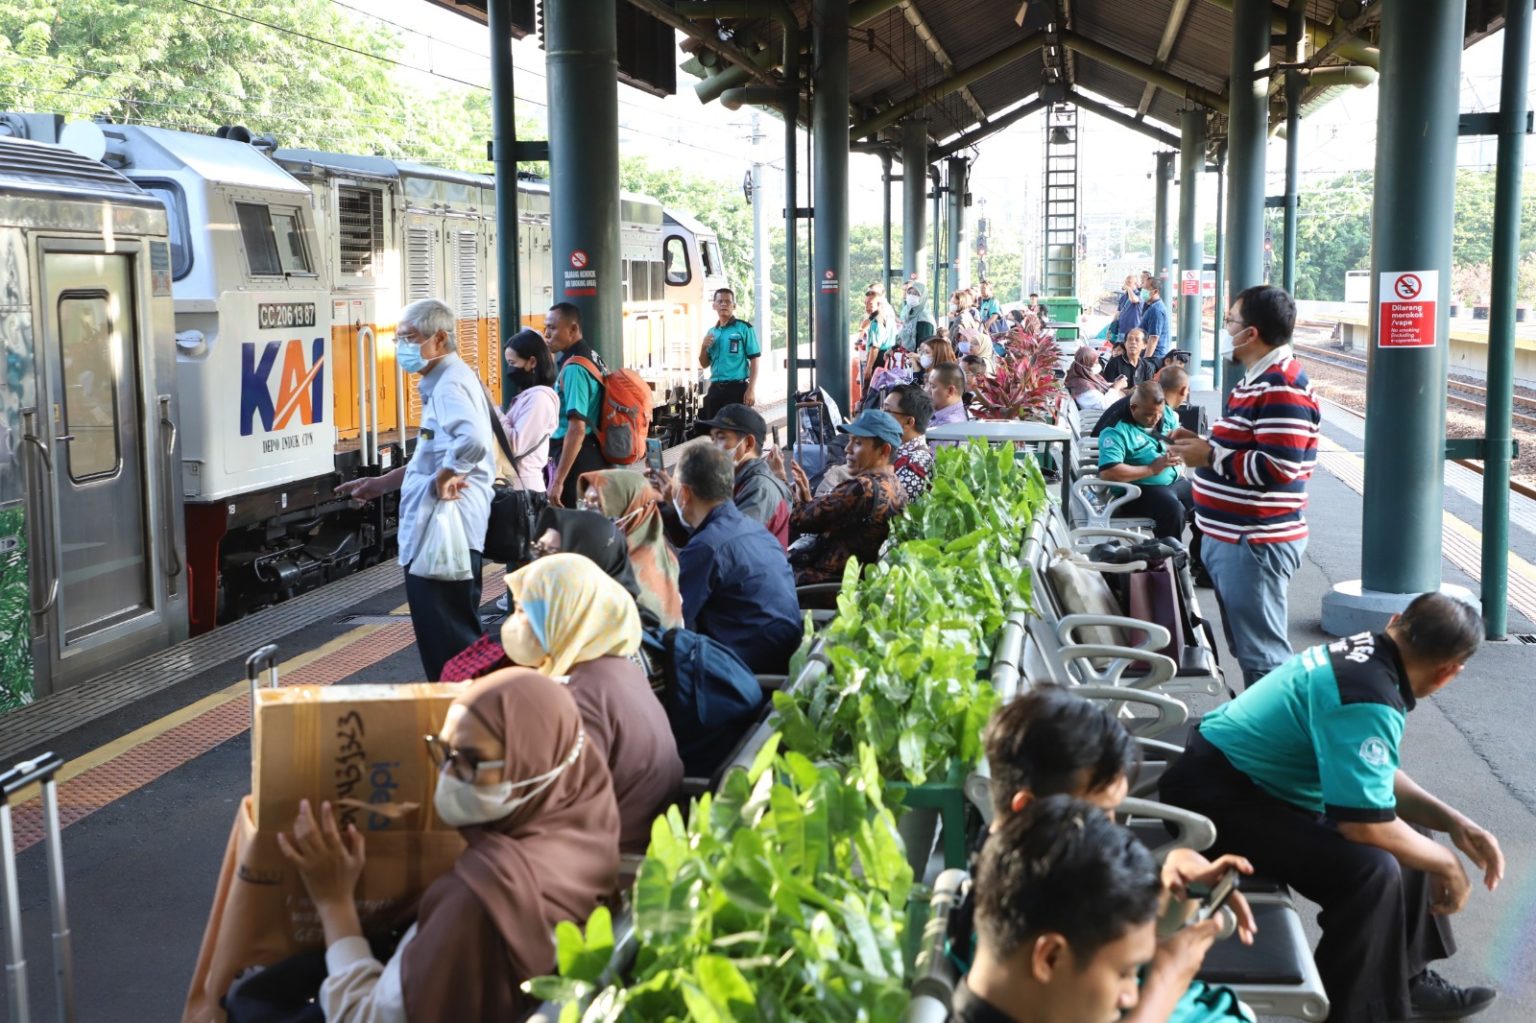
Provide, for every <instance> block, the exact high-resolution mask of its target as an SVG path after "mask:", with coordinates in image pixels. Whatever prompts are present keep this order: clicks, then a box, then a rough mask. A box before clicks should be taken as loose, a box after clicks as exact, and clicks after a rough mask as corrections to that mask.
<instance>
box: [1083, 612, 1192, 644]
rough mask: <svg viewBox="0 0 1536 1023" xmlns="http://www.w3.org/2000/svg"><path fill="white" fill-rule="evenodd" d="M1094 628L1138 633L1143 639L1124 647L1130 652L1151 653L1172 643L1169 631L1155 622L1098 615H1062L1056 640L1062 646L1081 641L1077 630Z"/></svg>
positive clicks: (1123, 616) (1122, 616)
mask: <svg viewBox="0 0 1536 1023" xmlns="http://www.w3.org/2000/svg"><path fill="white" fill-rule="evenodd" d="M1094 626H1107V627H1109V628H1111V629H1123V630H1125V631H1127V632H1139V633H1141V634H1142V636H1143V637H1144V638H1143V639H1142V641H1141V642H1140V643H1130V644H1126V645H1125V646H1126V647H1127V648H1129V649H1132V650H1142V651H1147V652H1149V653H1150V652H1151V651H1154V650H1161V649H1162V648H1163V647H1165V646H1167V645H1168V644H1169V643H1172V642H1173V636H1172V634H1171V633H1169V631H1168V630H1167V629H1165V628H1163V627H1162V626H1161V625H1159V624H1157V623H1156V622H1148V621H1143V620H1142V619H1140V618H1130V617H1127V616H1125V615H1098V614H1082V613H1080V614H1070V615H1062V616H1061V617H1060V618H1058V619H1057V620H1056V638H1057V639H1058V640H1060V641H1061V643H1062V644H1063V645H1066V644H1068V643H1077V642H1080V641H1081V637H1080V636H1078V634H1077V630H1078V629H1085V628H1091V627H1094Z"/></svg>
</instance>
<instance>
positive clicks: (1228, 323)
mask: <svg viewBox="0 0 1536 1023" xmlns="http://www.w3.org/2000/svg"><path fill="white" fill-rule="evenodd" d="M1221 323H1222V326H1224V327H1241V328H1243V329H1244V330H1247V329H1248V325H1247V324H1246V323H1244V322H1243V321H1242V320H1239V319H1238V318H1237V317H1236V316H1233V315H1232V314H1231V313H1228V314H1227V315H1226V316H1224V317H1223V318H1222V321H1221Z"/></svg>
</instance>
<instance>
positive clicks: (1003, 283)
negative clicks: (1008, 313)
mask: <svg viewBox="0 0 1536 1023" xmlns="http://www.w3.org/2000/svg"><path fill="white" fill-rule="evenodd" d="M1023 272H1024V256H1023V254H1022V253H1019V252H1011V251H1010V252H988V253H987V280H989V281H991V282H992V295H993V297H994V298H996V299H997V301H998V303H999V304H1000V305H1008V304H1009V303H1010V302H1022V301H1023V300H1024V299H1025V298H1027V297H1028V296H1027V295H1025V294H1024V281H1023V277H1022V274H1023Z"/></svg>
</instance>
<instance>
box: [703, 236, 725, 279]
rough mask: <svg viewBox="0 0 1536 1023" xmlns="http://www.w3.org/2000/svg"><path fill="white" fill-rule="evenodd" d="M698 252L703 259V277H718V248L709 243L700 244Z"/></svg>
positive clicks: (719, 271) (719, 270) (714, 244)
mask: <svg viewBox="0 0 1536 1023" xmlns="http://www.w3.org/2000/svg"><path fill="white" fill-rule="evenodd" d="M699 251H700V253H701V254H702V256H703V258H704V276H705V277H719V276H720V274H721V269H720V246H719V245H717V244H716V243H714V242H711V241H706V242H701V243H700V244H699Z"/></svg>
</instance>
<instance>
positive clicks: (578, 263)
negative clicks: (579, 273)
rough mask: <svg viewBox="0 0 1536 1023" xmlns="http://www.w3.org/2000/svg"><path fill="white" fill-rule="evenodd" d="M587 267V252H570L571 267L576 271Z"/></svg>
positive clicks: (579, 250)
mask: <svg viewBox="0 0 1536 1023" xmlns="http://www.w3.org/2000/svg"><path fill="white" fill-rule="evenodd" d="M586 265H587V252H586V250H585V249H574V250H572V252H571V266H572V267H574V268H576V269H577V270H580V269H582V268H583V267H585V266H586Z"/></svg>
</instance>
